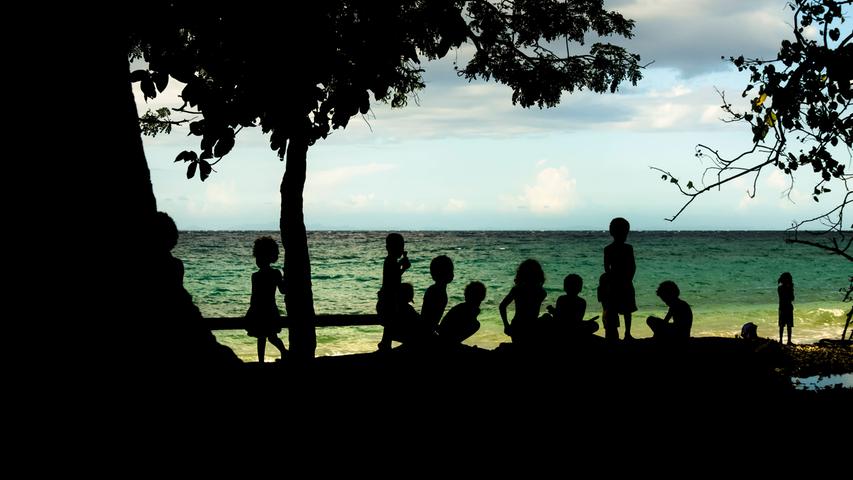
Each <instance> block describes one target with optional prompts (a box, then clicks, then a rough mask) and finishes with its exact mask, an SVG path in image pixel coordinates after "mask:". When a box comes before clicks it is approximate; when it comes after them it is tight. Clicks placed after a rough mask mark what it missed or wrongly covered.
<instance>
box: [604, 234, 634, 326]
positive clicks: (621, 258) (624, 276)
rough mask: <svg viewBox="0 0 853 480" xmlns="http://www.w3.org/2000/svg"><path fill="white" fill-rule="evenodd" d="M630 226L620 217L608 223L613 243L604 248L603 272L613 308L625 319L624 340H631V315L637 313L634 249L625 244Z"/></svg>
mask: <svg viewBox="0 0 853 480" xmlns="http://www.w3.org/2000/svg"><path fill="white" fill-rule="evenodd" d="M630 230H631V225H630V224H629V223H628V220H625V219H624V218H622V217H617V218H614V219H613V220H611V221H610V235H611V236H612V237H613V242H612V243H611V244H610V245H608V246H606V247H604V271H605V272H607V273H608V274H609V276H608V279H609V281H610V292H611V294H612V297H611V300H612V302H613V308H615V310H616V313H617V314H622V315H623V316H624V317H625V340H631V339H633V338H634V337H632V336H631V314H632V313H634V312H636V311H637V300H636V298H635V295H634V274H635V273H636V272H637V264H636V263H635V262H634V248H633V247H631V245H629V244H627V243H625V240H626V239H627V238H628V232H629V231H630Z"/></svg>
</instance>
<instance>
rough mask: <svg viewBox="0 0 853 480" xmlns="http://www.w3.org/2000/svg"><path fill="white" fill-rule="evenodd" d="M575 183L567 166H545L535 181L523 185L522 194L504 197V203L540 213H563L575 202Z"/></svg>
mask: <svg viewBox="0 0 853 480" xmlns="http://www.w3.org/2000/svg"><path fill="white" fill-rule="evenodd" d="M576 184H577V181H576V180H575V179H574V178H571V177H570V176H569V169H568V168H566V167H559V168H553V167H551V168H545V169H543V170H541V171H540V172H539V173H538V174H537V175H536V183H534V184H533V185H525V186H524V193H523V194H522V195H518V196H516V197H513V198H506V199H504V204H505V205H508V206H510V207H512V208H516V209H525V210H529V211H531V212H533V213H536V214H540V215H550V214H559V213H565V212H566V211H568V210H570V209H571V208H572V207H574V206H575V204H576V203H577V192H576Z"/></svg>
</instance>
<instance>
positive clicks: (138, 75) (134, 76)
mask: <svg viewBox="0 0 853 480" xmlns="http://www.w3.org/2000/svg"><path fill="white" fill-rule="evenodd" d="M149 76H150V74H149V73H148V71H147V70H134V71H132V72H130V83H136V82H141V81H142V80H145V79H146V78H148V77H149Z"/></svg>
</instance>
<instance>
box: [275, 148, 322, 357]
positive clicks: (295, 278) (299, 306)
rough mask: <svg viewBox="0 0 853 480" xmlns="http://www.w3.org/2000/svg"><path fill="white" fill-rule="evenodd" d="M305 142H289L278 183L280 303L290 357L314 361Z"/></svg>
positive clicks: (315, 343)
mask: <svg viewBox="0 0 853 480" xmlns="http://www.w3.org/2000/svg"><path fill="white" fill-rule="evenodd" d="M307 156H308V142H307V140H306V139H304V138H296V139H293V138H292V139H291V140H290V143H289V144H288V146H287V165H286V167H285V172H284V177H283V178H282V180H281V219H280V222H279V228H280V229H281V239H282V243H283V244H284V280H285V287H286V291H285V294H284V303H285V306H286V307H287V316H288V318H290V319H291V324H290V354H291V355H292V356H293V358H294V359H297V360H304V359H310V358H314V350H315V349H316V348H317V336H316V333H315V332H314V294H313V292H312V290H311V260H310V258H309V255H308V234H307V232H306V231H305V216H304V214H303V211H302V209H303V201H302V190H303V188H304V187H305V173H306V169H307Z"/></svg>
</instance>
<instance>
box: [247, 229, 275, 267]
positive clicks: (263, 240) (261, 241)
mask: <svg viewBox="0 0 853 480" xmlns="http://www.w3.org/2000/svg"><path fill="white" fill-rule="evenodd" d="M252 255H254V256H255V260H256V262H257V264H258V265H259V266H260V265H269V264H271V263H273V262H274V261H276V260H278V242H276V241H275V240H273V238H272V237H267V236H264V237H259V238H258V239H256V240H255V245H254V247H252Z"/></svg>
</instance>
